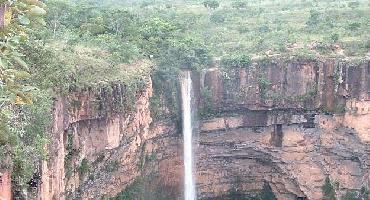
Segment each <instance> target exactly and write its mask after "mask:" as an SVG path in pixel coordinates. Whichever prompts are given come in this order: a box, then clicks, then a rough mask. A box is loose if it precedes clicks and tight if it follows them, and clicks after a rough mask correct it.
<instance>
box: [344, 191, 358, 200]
mask: <svg viewBox="0 0 370 200" xmlns="http://www.w3.org/2000/svg"><path fill="white" fill-rule="evenodd" d="M357 196H358V195H357V193H356V192H353V191H347V192H346V194H345V195H344V196H343V197H342V199H343V200H357V199H358V197H357Z"/></svg>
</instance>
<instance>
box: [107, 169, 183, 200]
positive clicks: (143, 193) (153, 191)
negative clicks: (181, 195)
mask: <svg viewBox="0 0 370 200" xmlns="http://www.w3.org/2000/svg"><path fill="white" fill-rule="evenodd" d="M178 192H179V191H176V190H175V188H172V187H171V186H166V185H163V183H162V182H161V181H160V180H159V177H158V176H157V175H155V174H148V175H146V176H145V177H144V176H143V177H139V178H137V179H136V180H135V181H134V182H133V183H131V185H129V186H127V187H126V189H125V190H124V191H122V192H121V193H119V194H118V195H117V196H116V197H114V198H111V200H136V199H143V200H146V199H150V200H172V199H176V194H178Z"/></svg>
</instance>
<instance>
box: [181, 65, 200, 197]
mask: <svg viewBox="0 0 370 200" xmlns="http://www.w3.org/2000/svg"><path fill="white" fill-rule="evenodd" d="M182 75H183V76H182V77H181V81H180V82H181V98H182V119H183V121H182V122H183V137H184V168H185V169H184V172H185V173H184V180H185V182H184V185H185V194H184V195H185V200H195V199H196V197H195V196H196V195H195V180H194V173H193V168H194V163H193V161H194V159H193V127H192V117H191V94H192V82H191V74H190V71H186V72H184V73H183V74H182Z"/></svg>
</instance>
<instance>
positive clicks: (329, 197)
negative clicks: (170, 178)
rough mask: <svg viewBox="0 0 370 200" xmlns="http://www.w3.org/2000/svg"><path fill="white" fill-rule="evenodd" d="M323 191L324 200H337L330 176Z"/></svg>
mask: <svg viewBox="0 0 370 200" xmlns="http://www.w3.org/2000/svg"><path fill="white" fill-rule="evenodd" d="M322 191H323V194H324V198H323V199H324V200H336V199H337V198H336V197H335V196H336V194H335V190H334V187H333V185H332V183H331V181H330V178H329V176H327V177H326V179H325V183H324V185H323V186H322Z"/></svg>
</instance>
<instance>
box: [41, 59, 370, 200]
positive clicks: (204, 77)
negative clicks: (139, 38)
mask: <svg viewBox="0 0 370 200" xmlns="http://www.w3.org/2000/svg"><path fill="white" fill-rule="evenodd" d="M193 82H194V93H195V97H196V98H195V99H196V101H195V102H196V103H195V106H194V108H195V109H196V107H198V111H199V115H200V118H199V131H196V141H195V143H196V153H195V155H196V179H197V193H198V196H199V197H200V198H203V199H215V198H216V199H217V198H222V196H223V195H225V194H228V193H230V192H233V191H234V192H235V191H237V192H238V193H242V194H247V195H255V194H257V193H259V192H260V191H261V190H262V189H263V187H264V186H265V185H268V186H269V187H270V188H271V189H272V191H273V192H274V194H275V196H276V197H277V198H278V199H297V198H298V197H302V198H307V199H313V200H316V199H317V200H318V199H322V186H323V184H324V180H325V178H326V177H327V176H329V177H330V179H331V180H332V181H333V183H336V185H337V194H338V197H339V196H341V195H343V194H344V193H345V192H346V191H349V190H351V191H352V190H353V191H358V190H360V189H361V188H368V184H369V172H370V171H369V167H368V166H369V164H368V161H367V160H369V159H368V156H369V152H368V149H369V145H368V144H369V142H370V137H369V131H370V99H369V92H370V63H369V61H364V62H359V63H351V62H348V61H338V60H335V59H324V60H319V59H317V60H307V59H268V60H259V61H255V62H254V63H253V65H252V66H250V67H248V68H246V69H244V68H243V69H225V68H221V67H219V66H215V67H214V68H211V69H208V70H204V71H202V72H200V73H197V72H194V73H193ZM109 88H110V89H109V90H108V89H107V88H100V89H86V90H83V91H78V92H77V91H76V92H73V93H71V94H69V95H67V96H65V97H58V98H57V100H56V102H55V106H54V119H53V121H54V123H53V127H52V135H51V138H52V141H51V143H50V144H49V145H48V147H47V149H48V151H49V156H50V159H49V160H48V161H44V162H43V164H42V171H41V174H42V183H41V184H40V186H39V199H45V200H48V199H97V198H108V197H113V196H115V195H117V194H118V193H119V192H121V191H122V190H124V189H125V188H126V187H127V186H129V185H132V184H133V183H134V182H135V180H138V179H140V177H145V176H154V177H155V181H154V183H156V184H153V185H161V187H163V188H162V189H164V190H166V191H167V190H171V192H173V194H174V196H173V197H172V199H181V197H182V179H183V178H182V168H183V166H182V136H181V126H178V124H177V122H176V120H174V117H173V116H167V119H166V118H165V119H162V120H158V119H153V118H152V116H151V107H150V105H151V104H150V98H151V96H152V95H153V94H152V93H153V91H152V83H151V79H150V78H149V77H147V79H146V85H145V88H144V89H142V90H140V91H138V92H137V93H136V95H135V100H134V101H133V102H128V101H127V96H126V91H125V86H124V85H122V84H120V83H112V85H111V86H109ZM167 109H171V108H167ZM162 110H166V109H162ZM153 174H154V175H153Z"/></svg>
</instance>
